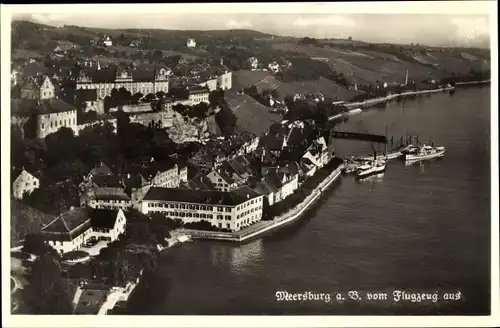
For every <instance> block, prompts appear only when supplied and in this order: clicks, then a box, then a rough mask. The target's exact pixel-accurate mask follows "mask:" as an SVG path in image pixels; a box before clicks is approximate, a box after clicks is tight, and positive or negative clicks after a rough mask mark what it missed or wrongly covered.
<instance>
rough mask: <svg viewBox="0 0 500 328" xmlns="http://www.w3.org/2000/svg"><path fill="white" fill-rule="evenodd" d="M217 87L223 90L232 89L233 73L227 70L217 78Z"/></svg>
mask: <svg viewBox="0 0 500 328" xmlns="http://www.w3.org/2000/svg"><path fill="white" fill-rule="evenodd" d="M217 87H218V88H221V89H222V90H230V89H231V88H232V87H233V73H232V72H228V71H227V70H226V71H225V72H224V73H222V74H220V75H219V77H218V78H217Z"/></svg>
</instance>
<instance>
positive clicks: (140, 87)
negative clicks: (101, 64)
mask: <svg viewBox="0 0 500 328" xmlns="http://www.w3.org/2000/svg"><path fill="white" fill-rule="evenodd" d="M168 86H169V80H168V72H167V70H166V69H165V68H161V69H158V70H134V71H133V72H129V71H127V70H125V69H116V68H104V69H95V70H91V69H84V70H82V71H80V74H79V76H78V78H77V81H76V88H77V89H96V90H97V93H98V95H99V98H101V99H104V98H105V97H106V96H108V95H110V94H111V90H113V89H117V90H118V89H120V88H122V87H123V88H125V89H127V90H128V91H130V93H131V94H136V93H138V92H140V93H142V94H144V95H147V94H150V93H157V92H158V91H163V92H165V93H168Z"/></svg>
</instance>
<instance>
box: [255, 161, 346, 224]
mask: <svg viewBox="0 0 500 328" xmlns="http://www.w3.org/2000/svg"><path fill="white" fill-rule="evenodd" d="M340 163H341V160H339V159H336V158H334V159H332V160H331V161H330V162H329V163H328V164H327V165H325V166H324V167H322V168H321V169H319V170H318V171H316V174H314V175H313V176H312V177H310V178H308V179H307V180H305V182H304V183H303V184H302V185H301V186H300V187H299V189H297V190H296V191H295V192H294V193H293V194H291V195H290V196H288V197H287V198H285V199H284V200H283V201H281V202H278V203H275V204H273V205H271V206H269V205H266V204H265V206H264V210H263V217H262V219H263V220H267V221H269V220H273V219H274V218H276V217H278V216H280V215H282V214H283V213H286V212H288V211H290V210H291V209H292V208H294V207H296V206H297V205H299V204H300V203H301V202H303V201H304V199H306V197H307V196H309V195H310V194H311V193H312V192H313V191H314V189H315V188H316V187H317V186H318V185H319V184H320V183H321V182H322V181H323V180H324V179H325V178H326V177H327V176H328V175H329V174H331V173H332V171H333V170H335V169H336V168H337V167H338V166H339V165H340Z"/></svg>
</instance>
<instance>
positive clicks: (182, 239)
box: [177, 235, 191, 243]
mask: <svg viewBox="0 0 500 328" xmlns="http://www.w3.org/2000/svg"><path fill="white" fill-rule="evenodd" d="M177 241H178V242H179V243H185V242H188V241H191V236H190V235H180V236H179V237H177Z"/></svg>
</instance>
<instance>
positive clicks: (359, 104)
mask: <svg viewBox="0 0 500 328" xmlns="http://www.w3.org/2000/svg"><path fill="white" fill-rule="evenodd" d="M487 83H491V79H489V80H481V81H469V82H456V83H455V86H454V87H453V86H452V87H444V88H438V89H426V90H417V91H406V92H402V93H395V94H391V95H387V96H385V97H377V98H369V99H366V100H364V101H357V102H348V103H345V104H344V106H345V107H346V108H348V109H356V108H358V107H359V108H361V107H370V106H373V105H377V104H380V103H383V102H386V101H389V100H393V99H396V98H399V97H406V96H413V95H418V94H427V93H437V92H446V91H453V90H455V89H456V88H457V87H460V86H466V85H480V84H487ZM343 116H345V114H344V113H341V114H337V115H335V116H332V117H330V118H329V120H333V119H336V118H340V117H343Z"/></svg>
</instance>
